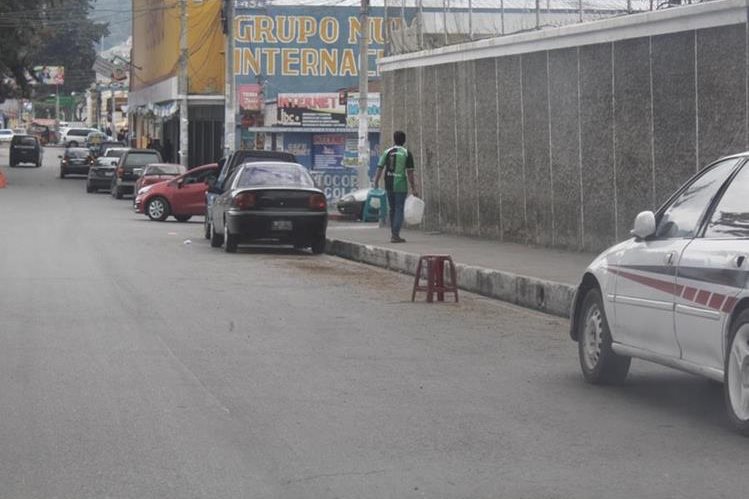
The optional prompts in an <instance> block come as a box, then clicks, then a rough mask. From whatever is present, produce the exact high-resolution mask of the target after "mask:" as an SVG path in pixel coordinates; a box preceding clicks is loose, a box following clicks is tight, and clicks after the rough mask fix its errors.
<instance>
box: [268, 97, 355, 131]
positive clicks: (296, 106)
mask: <svg viewBox="0 0 749 499" xmlns="http://www.w3.org/2000/svg"><path fill="white" fill-rule="evenodd" d="M276 101H277V102H276V103H277V108H278V116H277V118H278V124H279V125H280V126H294V127H315V128H342V127H345V126H346V107H345V106H344V105H343V104H341V103H340V101H339V99H338V94H336V93H330V92H328V93H319V94H278V97H277V99H276Z"/></svg>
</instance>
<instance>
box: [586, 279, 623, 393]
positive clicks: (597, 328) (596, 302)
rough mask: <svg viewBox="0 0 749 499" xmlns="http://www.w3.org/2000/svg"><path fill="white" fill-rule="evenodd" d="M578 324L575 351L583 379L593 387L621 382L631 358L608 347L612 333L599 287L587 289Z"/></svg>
mask: <svg viewBox="0 0 749 499" xmlns="http://www.w3.org/2000/svg"><path fill="white" fill-rule="evenodd" d="M577 323H578V326H577V327H578V331H577V351H578V356H579V359H580V368H581V369H582V372H583V377H584V378H585V380H586V381H587V382H589V383H592V384H594V385H612V384H618V383H622V382H623V381H624V380H625V379H626V378H627V374H628V373H629V365H630V363H631V361H632V359H631V358H630V357H625V356H622V355H617V354H616V353H614V351H613V350H612V348H611V342H612V340H611V330H610V329H609V324H608V321H607V320H606V311H605V310H604V308H603V300H602V299H601V291H600V290H599V289H598V288H593V289H590V290H588V293H587V294H586V295H585V298H584V299H583V305H582V309H581V310H580V318H579V320H578V321H577Z"/></svg>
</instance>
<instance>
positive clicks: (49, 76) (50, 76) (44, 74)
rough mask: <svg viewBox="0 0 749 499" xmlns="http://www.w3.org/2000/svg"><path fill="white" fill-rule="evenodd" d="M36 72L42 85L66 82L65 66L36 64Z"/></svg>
mask: <svg viewBox="0 0 749 499" xmlns="http://www.w3.org/2000/svg"><path fill="white" fill-rule="evenodd" d="M34 74H35V75H36V79H37V80H38V81H39V83H40V84H41V85H64V84H65V68H64V67H63V66H35V67H34Z"/></svg>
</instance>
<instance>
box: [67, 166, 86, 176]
mask: <svg viewBox="0 0 749 499" xmlns="http://www.w3.org/2000/svg"><path fill="white" fill-rule="evenodd" d="M60 168H61V169H62V172H63V173H69V174H71V175H88V170H89V169H90V168H91V166H90V165H65V166H62V167H60Z"/></svg>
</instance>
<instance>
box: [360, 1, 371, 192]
mask: <svg viewBox="0 0 749 499" xmlns="http://www.w3.org/2000/svg"><path fill="white" fill-rule="evenodd" d="M359 21H360V23H361V31H360V34H359V137H358V138H359V171H358V175H357V177H358V185H359V189H364V188H367V187H369V184H370V180H369V113H368V106H369V104H368V102H367V101H368V93H369V54H368V52H369V0H361V11H360V13H359Z"/></svg>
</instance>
